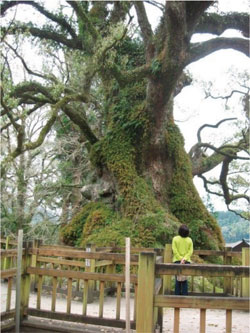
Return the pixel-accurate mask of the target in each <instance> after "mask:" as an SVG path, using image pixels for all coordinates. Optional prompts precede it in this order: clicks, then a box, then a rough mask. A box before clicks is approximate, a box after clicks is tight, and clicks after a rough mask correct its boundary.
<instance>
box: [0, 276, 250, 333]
mask: <svg viewBox="0 0 250 333" xmlns="http://www.w3.org/2000/svg"><path fill="white" fill-rule="evenodd" d="M14 288H15V287H14V286H13V297H12V305H11V307H12V308H14V306H15V299H14V298H15V289H14ZM6 297H7V283H4V282H2V283H1V312H3V311H5V304H6V303H5V302H6ZM29 307H32V308H35V307H36V294H35V293H31V294H30V302H29ZM50 307H51V297H50V295H43V296H42V301H41V309H43V310H50ZM115 309H116V298H115V297H109V296H108V297H105V301H104V318H105V317H107V318H115ZM130 309H131V318H133V309H134V300H133V299H131V306H130ZM98 310H99V306H98V299H96V300H95V301H94V302H93V303H91V304H88V308H87V314H88V315H92V316H98ZM56 311H60V312H66V298H65V297H62V296H58V298H57V301H56ZM71 313H77V314H81V313H82V302H81V301H77V300H73V301H72V306H71ZM173 317H174V311H173V309H164V317H163V333H167V332H173ZM206 318H207V319H206V333H224V332H225V322H226V315H225V311H224V310H207V315H206ZM121 319H125V298H124V297H123V298H122V303H121ZM44 321H45V319H41V322H44ZM49 322H50V325H51V326H53V323H52V321H51V320H50V321H49ZM199 324H200V310H199V309H197V310H196V309H181V313H180V333H187V332H190V333H199ZM68 325H70V327H71V332H72V333H74V332H75V333H77V332H82V333H94V332H103V333H113V332H125V331H124V330H121V329H112V328H107V327H102V328H100V327H99V328H95V327H93V326H92V325H85V324H80V325H79V324H76V323H64V324H63V326H64V327H65V328H66V326H68ZM77 327H79V328H80V330H79V329H77ZM13 332H14V331H13ZM24 332H33V333H34V331H32V330H28V329H25V330H23V331H21V332H20V333H24ZM36 332H41V333H44V331H41V330H40V331H36ZM51 332H52V330H51ZM132 332H133V331H132ZM132 332H131V333H132ZM249 332H250V318H249V312H246V311H236V310H235V311H233V319H232V333H249ZM46 333H50V331H48V330H47V331H46ZM145 333H146V332H145Z"/></svg>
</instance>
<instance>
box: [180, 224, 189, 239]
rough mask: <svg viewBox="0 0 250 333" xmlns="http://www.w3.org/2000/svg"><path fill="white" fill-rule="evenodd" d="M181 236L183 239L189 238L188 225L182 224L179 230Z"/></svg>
mask: <svg viewBox="0 0 250 333" xmlns="http://www.w3.org/2000/svg"><path fill="white" fill-rule="evenodd" d="M179 235H180V236H181V237H187V236H188V235H189V229H188V226H187V225H186V224H182V225H181V226H180V228H179Z"/></svg>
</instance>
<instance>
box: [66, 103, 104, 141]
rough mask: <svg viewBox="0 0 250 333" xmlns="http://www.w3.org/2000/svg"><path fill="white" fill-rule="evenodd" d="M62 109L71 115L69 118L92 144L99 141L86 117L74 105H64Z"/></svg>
mask: <svg viewBox="0 0 250 333" xmlns="http://www.w3.org/2000/svg"><path fill="white" fill-rule="evenodd" d="M62 110H63V111H64V113H65V114H66V115H67V116H68V117H69V119H70V120H71V121H72V122H73V123H74V124H76V125H77V126H78V127H79V128H80V130H81V132H82V133H83V135H84V136H85V137H86V139H87V140H88V141H89V142H90V143H91V144H94V143H96V142H97V141H98V139H97V137H96V136H95V135H94V133H93V132H92V130H91V128H90V127H89V125H88V123H87V121H86V119H85V118H84V117H83V115H82V114H81V113H80V112H78V111H77V110H76V109H74V108H73V107H70V106H69V105H67V106H65V107H63V108H62Z"/></svg>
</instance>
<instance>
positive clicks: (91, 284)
mask: <svg viewBox="0 0 250 333" xmlns="http://www.w3.org/2000/svg"><path fill="white" fill-rule="evenodd" d="M95 251H96V246H95V245H91V244H88V245H87V246H86V252H95ZM85 272H91V273H95V259H85ZM94 288H95V281H88V296H87V297H88V301H87V302H88V303H92V302H93V300H94Z"/></svg>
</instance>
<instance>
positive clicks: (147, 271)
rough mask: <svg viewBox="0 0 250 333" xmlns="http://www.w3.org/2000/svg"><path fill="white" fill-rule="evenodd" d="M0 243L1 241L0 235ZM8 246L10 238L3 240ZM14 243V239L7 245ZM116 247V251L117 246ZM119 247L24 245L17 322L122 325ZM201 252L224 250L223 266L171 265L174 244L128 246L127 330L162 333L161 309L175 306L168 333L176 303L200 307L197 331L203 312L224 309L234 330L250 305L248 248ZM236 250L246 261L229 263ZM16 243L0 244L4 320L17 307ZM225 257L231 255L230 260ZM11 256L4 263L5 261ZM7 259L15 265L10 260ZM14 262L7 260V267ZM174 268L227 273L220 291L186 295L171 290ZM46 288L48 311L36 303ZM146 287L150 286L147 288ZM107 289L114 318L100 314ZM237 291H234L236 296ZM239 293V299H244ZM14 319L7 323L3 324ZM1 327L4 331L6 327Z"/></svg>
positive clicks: (196, 274)
mask: <svg viewBox="0 0 250 333" xmlns="http://www.w3.org/2000/svg"><path fill="white" fill-rule="evenodd" d="M1 243H2V245H3V247H4V246H5V245H6V240H1ZM8 244H10V241H9V242H8ZM12 246H15V244H12ZM114 251H115V252H114ZM123 252H124V248H117V247H113V248H112V247H110V248H98V247H95V246H93V245H92V246H90V247H87V249H86V251H83V249H75V248H71V247H67V246H50V245H42V244H41V243H40V242H39V241H34V242H33V244H32V246H31V244H25V246H24V249H23V255H22V258H23V259H22V280H21V291H22V293H21V300H20V304H21V309H20V318H21V321H22V320H23V319H25V318H27V316H35V317H41V318H49V319H56V320H64V321H69V322H79V323H87V324H94V325H102V326H109V327H118V328H125V320H124V319H121V299H122V292H123V285H124V283H125V275H124V264H125V254H124V253H123ZM195 253H196V254H197V255H202V256H208V255H213V256H219V255H220V256H223V258H224V263H225V265H204V264H203V265H200V264H191V265H176V264H172V263H171V258H172V252H171V246H170V245H169V244H168V245H166V247H165V249H142V248H132V249H131V256H130V261H131V275H130V282H131V291H132V292H133V294H134V305H133V306H134V309H133V315H132V318H131V328H132V329H136V332H141V333H147V332H149V333H150V332H154V330H155V328H156V327H158V328H159V330H160V331H161V329H162V322H163V308H164V307H168V308H171V307H172V308H174V327H173V332H175V333H177V332H179V316H180V308H198V309H200V332H205V323H206V310H207V309H225V310H226V320H225V326H226V332H231V327H232V310H237V309H240V310H248V309H249V285H248V282H249V267H248V266H249V249H243V252H242V254H241V253H240V254H239V253H236V254H235V252H232V251H230V250H229V249H225V251H205V250H202V251H201V250H199V251H195ZM233 256H237V257H239V256H242V263H243V266H232V265H230V261H231V258H232V257H233ZM16 257H17V250H16V249H10V248H9V247H8V249H3V250H1V258H2V259H3V260H1V262H3V264H4V262H8V263H9V266H8V265H7V266H6V265H5V266H3V270H2V272H1V274H2V275H1V278H2V279H6V280H8V289H7V290H8V291H7V299H6V309H5V311H4V312H3V313H2V314H1V320H2V322H4V321H6V320H7V319H8V320H9V319H11V318H15V308H11V297H12V283H13V279H14V277H15V276H16V268H15V262H16V261H15V258H16ZM228 258H230V259H228ZM4 259H8V261H6V260H5V261H4ZM10 263H12V264H10ZM11 265H12V266H11ZM178 274H183V275H188V276H190V279H191V284H192V279H195V278H196V277H202V278H204V279H207V278H209V279H214V278H224V282H223V288H224V289H223V293H220V294H215V293H213V292H212V293H211V295H210V296H208V295H207V293H206V294H205V295H202V296H201V294H200V293H198V294H197V293H195V292H194V291H193V292H192V293H191V295H190V296H174V295H172V284H173V281H172V277H173V276H175V275H178ZM233 281H240V283H238V285H240V286H241V288H240V292H238V291H237V293H236V294H235V293H234V290H235V288H234V289H233V288H232V286H233ZM32 289H33V290H35V291H36V306H35V307H33V308H32V307H30V306H29V295H30V291H31V290H32ZM45 289H46V290H50V291H51V307H50V310H48V309H46V310H45V309H42V308H41V299H42V292H43V291H44V290H45ZM145 291H147V292H145ZM63 292H64V293H65V294H66V297H67V301H66V303H67V304H66V311H65V312H59V311H57V295H58V293H63ZM108 292H112V293H113V294H114V295H115V297H116V307H115V315H114V317H113V318H106V317H105V316H104V307H105V298H106V297H105V295H106V294H107V293H108ZM75 295H78V296H79V295H80V296H81V299H82V313H81V314H75V313H72V311H71V310H72V306H71V305H72V299H73V297H74V296H75ZM233 295H237V297H235V296H233ZM242 296H243V297H242ZM96 297H98V298H99V311H98V314H97V316H93V314H91V313H89V311H88V307H89V304H90V303H91V302H92V301H93V299H94V298H96ZM10 325H13V322H12V323H8V325H7V326H10ZM4 328H5V327H4V325H3V326H2V330H3V329H4Z"/></svg>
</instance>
